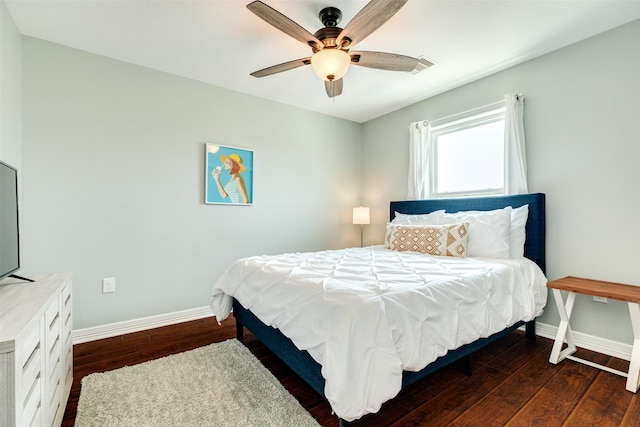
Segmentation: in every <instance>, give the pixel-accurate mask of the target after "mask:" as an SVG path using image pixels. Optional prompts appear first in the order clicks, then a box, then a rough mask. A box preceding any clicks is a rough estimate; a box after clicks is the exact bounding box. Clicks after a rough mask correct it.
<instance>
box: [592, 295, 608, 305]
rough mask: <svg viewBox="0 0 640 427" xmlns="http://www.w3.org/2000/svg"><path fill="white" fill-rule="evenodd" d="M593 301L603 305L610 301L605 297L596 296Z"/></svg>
mask: <svg viewBox="0 0 640 427" xmlns="http://www.w3.org/2000/svg"><path fill="white" fill-rule="evenodd" d="M593 300H594V301H595V302H602V303H604V304H606V303H607V302H608V301H607V299H606V298H605V297H596V296H594V297H593Z"/></svg>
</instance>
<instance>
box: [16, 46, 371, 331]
mask: <svg viewBox="0 0 640 427" xmlns="http://www.w3.org/2000/svg"><path fill="white" fill-rule="evenodd" d="M22 55H23V120H24V130H23V145H22V148H23V172H24V179H23V180H24V209H23V213H24V220H23V234H22V237H23V239H22V241H23V255H24V268H23V269H22V272H23V273H24V274H30V273H44V272H49V271H71V272H73V274H74V298H75V299H74V328H75V329H78V328H86V327H91V326H97V325H103V324H108V323H112V322H117V321H124V320H129V319H136V318H141V317H145V316H150V315H156V314H164V313H170V312H174V311H179V310H183V309H189V308H196V307H202V306H205V305H207V304H208V302H209V296H210V291H211V288H212V285H213V283H214V281H215V280H216V278H217V277H218V276H219V275H220V274H221V273H222V272H223V270H224V269H225V268H226V267H227V266H228V265H229V264H230V263H231V262H232V261H233V260H235V259H237V258H240V257H244V256H249V255H256V254H269V253H279V252H288V251H307V250H309V251H312V250H320V249H327V248H339V247H346V246H353V245H355V244H356V243H357V242H358V239H359V229H358V228H357V227H355V226H353V225H352V224H351V208H352V207H353V206H356V205H357V204H359V203H360V176H361V169H360V158H361V126H360V125H359V124H357V123H354V122H350V121H345V120H341V119H337V118H332V117H329V116H324V115H319V114H317V113H313V112H308V111H303V110H300V109H297V108H292V107H289V106H286V105H283V104H278V103H274V102H271V101H266V100H263V99H259V98H256V97H251V96H248V95H244V94H240V93H236V92H232V91H229V90H225V89H221V88H217V87H213V86H211V85H207V84H204V83H200V82H196V81H193V80H189V79H185V78H181V77H177V76H173V75H169V74H164V73H161V72H157V71H153V70H150V69H146V68H142V67H138V66H135V65H131V64H127V63H123V62H119V61H115V60H112V59H108V58H105V57H101V56H97V55H93V54H88V53H85V52H82V51H79V50H75V49H70V48H67V47H63V46H60V45H56V44H52V43H49V42H45V41H41V40H37V39H33V38H29V37H24V38H23V49H22ZM206 142H215V143H220V144H226V145H232V146H237V147H241V148H248V149H253V150H255V183H254V184H255V186H254V205H253V206H222V205H205V204H204V201H203V198H204V196H203V194H204V150H205V145H204V144H205V143H206ZM103 277H115V278H116V292H115V293H113V294H106V295H105V294H102V293H101V280H102V278H103Z"/></svg>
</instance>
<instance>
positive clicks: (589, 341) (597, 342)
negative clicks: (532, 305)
mask: <svg viewBox="0 0 640 427" xmlns="http://www.w3.org/2000/svg"><path fill="white" fill-rule="evenodd" d="M572 332H573V340H574V341H575V343H576V346H577V347H582V348H586V349H587V350H591V351H596V352H598V353H602V354H606V355H609V356H613V357H617V358H618V359H622V360H631V348H632V345H631V344H624V343H621V342H618V341H611V340H608V339H605V338H600V337H596V336H593V335H588V334H585V333H582V332H576V331H572ZM557 333H558V327H557V326H553V325H548V324H546V323H540V322H536V335H540V336H541V337H545V338H551V339H552V340H555V339H556V334H557Z"/></svg>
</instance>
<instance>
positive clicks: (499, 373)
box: [62, 318, 640, 427]
mask: <svg viewBox="0 0 640 427" xmlns="http://www.w3.org/2000/svg"><path fill="white" fill-rule="evenodd" d="M234 337H235V322H234V320H233V318H230V319H227V320H226V321H224V322H223V324H222V326H220V325H218V324H217V322H216V321H215V319H214V318H207V319H202V320H196V321H192V322H185V323H180V324H176V325H172V326H167V327H162V328H157V329H152V330H148V331H142V332H136V333H132V334H127V335H122V336H118V337H114V338H107V339H103V340H99V341H93V342H89V343H84V344H78V345H75V346H73V352H74V355H73V363H74V369H73V372H74V379H73V387H72V390H71V396H70V398H69V403H68V404H67V408H66V412H65V416H64V421H63V424H62V425H63V426H73V424H74V420H75V415H76V408H77V404H78V398H79V396H80V381H81V379H82V377H84V376H86V375H89V374H91V373H93V372H103V371H108V370H112V369H117V368H120V367H123V366H125V365H133V364H136V363H141V362H144V361H147V360H152V359H156V358H159V357H163V356H167V355H169V354H174V353H179V352H182V351H186V350H191V349H194V348H197V347H200V346H204V345H207V344H211V343H215V342H220V341H224V340H227V339H230V338H234ZM551 343H552V342H551V340H548V339H545V338H538V340H537V341H536V342H535V343H533V342H530V341H527V340H525V339H524V335H523V334H522V333H520V332H514V333H512V334H510V335H509V336H507V337H505V338H503V339H501V340H499V341H497V342H495V343H493V344H492V345H490V346H489V347H487V348H486V349H483V350H481V351H479V352H478V353H476V354H475V355H474V373H473V375H471V376H467V375H465V374H464V367H463V365H462V364H454V365H452V366H449V367H447V368H444V369H442V370H441V371H439V372H437V373H436V374H434V375H432V376H430V377H428V378H426V379H425V380H423V381H420V382H418V383H416V384H414V385H412V386H411V387H409V388H407V389H405V390H403V391H402V392H401V393H400V395H399V396H397V397H396V398H395V399H394V400H393V401H391V402H387V403H386V404H385V405H383V407H382V409H381V410H380V412H378V413H377V414H372V415H367V416H365V417H363V418H362V419H360V420H358V421H357V422H355V423H354V425H355V426H396V427H397V426H430V427H431V426H454V427H462V426H483V427H484V426H503V425H507V426H554V427H555V426H581V427H582V426H599V427H603V426H640V396H638V395H636V394H634V393H630V392H628V391H626V390H625V381H626V380H625V378H623V377H620V376H617V375H614V374H611V373H607V372H602V371H600V370H598V369H595V368H591V367H588V366H585V365H582V364H579V363H576V362H572V361H564V362H561V363H560V364H558V365H552V364H550V363H549V362H548V358H549V352H550V351H551ZM245 345H246V346H247V347H248V348H249V349H250V350H251V351H252V352H253V353H254V354H255V355H256V357H258V359H260V360H261V361H262V363H263V364H264V365H265V366H266V367H267V368H268V369H269V370H270V371H271V372H272V373H273V374H274V375H275V376H276V377H277V378H278V379H279V380H280V382H282V384H283V385H284V386H285V387H286V388H287V389H288V390H289V392H290V393H291V394H292V395H293V396H295V397H296V398H297V399H298V401H299V402H300V403H301V404H302V406H303V407H305V408H306V409H307V410H308V411H309V412H310V413H311V414H312V415H313V416H314V417H315V418H316V419H317V420H318V422H319V423H320V424H321V425H322V426H325V427H333V426H337V425H338V421H337V418H336V417H335V416H334V415H332V414H331V408H330V407H329V405H328V404H327V403H326V402H325V401H323V400H322V399H321V398H320V396H319V395H318V394H316V393H315V392H314V391H313V390H312V389H311V388H310V387H309V386H307V385H306V383H304V382H303V381H302V380H300V379H299V378H298V377H297V376H296V375H295V374H294V373H293V372H292V371H291V370H290V369H289V368H288V367H287V366H285V365H284V364H283V363H282V362H280V361H279V359H277V357H276V356H274V355H273V353H271V351H269V350H268V349H267V348H266V347H265V346H264V345H262V344H261V343H260V342H259V341H257V340H256V339H255V338H254V337H253V336H252V335H251V334H249V333H245ZM579 352H580V354H579V355H580V356H581V357H585V358H589V359H591V360H593V361H595V362H597V363H601V364H604V365H608V366H610V367H613V368H615V369H618V370H622V371H626V370H627V368H628V362H626V361H623V360H620V359H616V358H612V357H609V356H605V355H602V354H598V353H594V352H590V351H586V350H580V351H579Z"/></svg>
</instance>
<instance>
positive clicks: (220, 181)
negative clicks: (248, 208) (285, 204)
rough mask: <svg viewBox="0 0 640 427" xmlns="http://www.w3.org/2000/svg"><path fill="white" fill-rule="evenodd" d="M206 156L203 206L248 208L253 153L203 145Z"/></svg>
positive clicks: (250, 200)
mask: <svg viewBox="0 0 640 427" xmlns="http://www.w3.org/2000/svg"><path fill="white" fill-rule="evenodd" d="M206 155H207V175H208V176H207V185H206V187H207V188H206V194H205V197H206V203H227V204H239V205H248V204H251V203H252V187H253V185H252V178H253V151H251V150H243V149H239V148H233V147H225V146H220V145H214V144H207V152H206ZM245 178H248V179H245ZM209 184H211V185H209Z"/></svg>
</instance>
